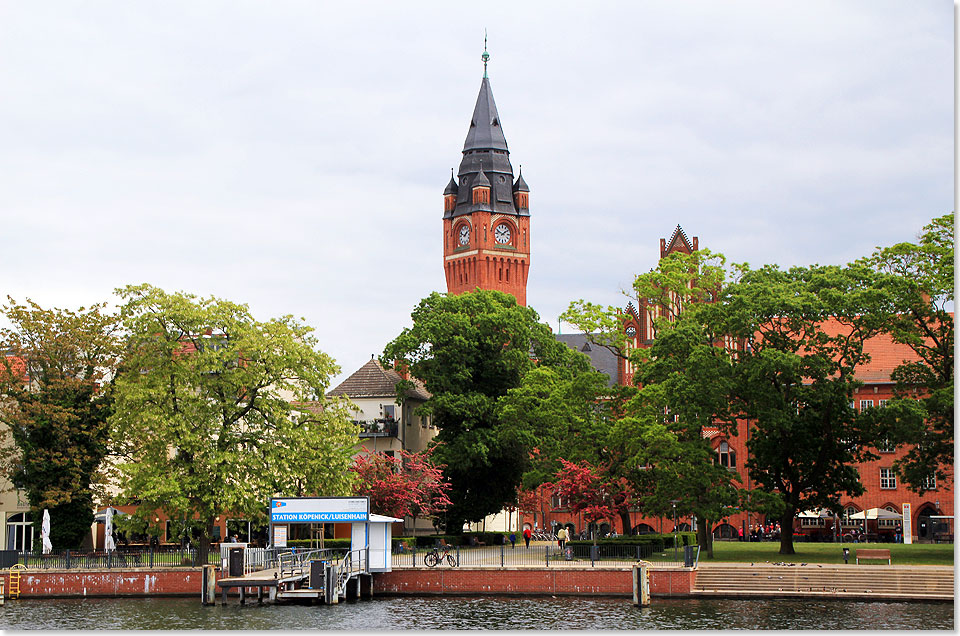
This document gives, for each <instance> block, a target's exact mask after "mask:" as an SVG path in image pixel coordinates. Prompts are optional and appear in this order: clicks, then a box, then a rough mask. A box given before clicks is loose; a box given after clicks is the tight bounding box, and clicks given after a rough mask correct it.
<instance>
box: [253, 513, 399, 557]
mask: <svg viewBox="0 0 960 636" xmlns="http://www.w3.org/2000/svg"><path fill="white" fill-rule="evenodd" d="M399 521H403V520H402V519H396V518H394V517H385V516H383V515H376V514H371V513H370V498H369V497H277V498H274V499H271V500H270V543H271V545H272V546H273V547H275V548H282V547H285V546H286V545H287V536H288V528H289V525H290V524H292V523H350V550H351V551H354V550H362V551H363V552H364V554H366V555H368V556H367V564H366V568H365V569H366V571H367V572H390V570H391V569H390V541H391V539H392V535H393V532H392V527H391V525H390V524H392V523H395V522H399Z"/></svg>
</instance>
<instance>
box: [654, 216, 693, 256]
mask: <svg viewBox="0 0 960 636" xmlns="http://www.w3.org/2000/svg"><path fill="white" fill-rule="evenodd" d="M698 242H699V241H697V237H696V236H694V237H693V242H690V239H688V238H687V234H686V232H684V231H683V228H682V227H680V224H679V223H678V224H677V229H675V230H674V231H673V236H671V237H670V240H669V241H665V240H664V239H660V258H663V257H664V256H666V255H667V254H669V253H670V252H685V253H687V254H693V253H694V252H695V251H697V247H698V245H697V243H698Z"/></svg>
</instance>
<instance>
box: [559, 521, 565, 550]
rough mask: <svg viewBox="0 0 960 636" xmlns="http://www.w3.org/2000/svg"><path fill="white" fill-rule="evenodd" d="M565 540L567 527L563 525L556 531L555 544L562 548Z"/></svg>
mask: <svg viewBox="0 0 960 636" xmlns="http://www.w3.org/2000/svg"><path fill="white" fill-rule="evenodd" d="M566 542H567V529H566V528H564V527H563V526H561V527H560V530H558V531H557V545H558V546H560V549H561V550H563V545H564V544H565V543H566Z"/></svg>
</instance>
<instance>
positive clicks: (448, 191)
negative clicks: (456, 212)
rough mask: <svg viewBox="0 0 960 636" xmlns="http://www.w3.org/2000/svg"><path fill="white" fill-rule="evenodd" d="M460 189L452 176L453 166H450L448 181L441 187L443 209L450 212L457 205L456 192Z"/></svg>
mask: <svg viewBox="0 0 960 636" xmlns="http://www.w3.org/2000/svg"><path fill="white" fill-rule="evenodd" d="M459 191H460V188H459V186H457V180H456V179H455V178H454V176H453V168H450V183H448V184H447V187H446V188H444V189H443V211H444V212H452V211H453V209H454V208H456V207H457V193H458V192H459Z"/></svg>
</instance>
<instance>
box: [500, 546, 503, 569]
mask: <svg viewBox="0 0 960 636" xmlns="http://www.w3.org/2000/svg"><path fill="white" fill-rule="evenodd" d="M500 567H503V544H502V543H501V544H500Z"/></svg>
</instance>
